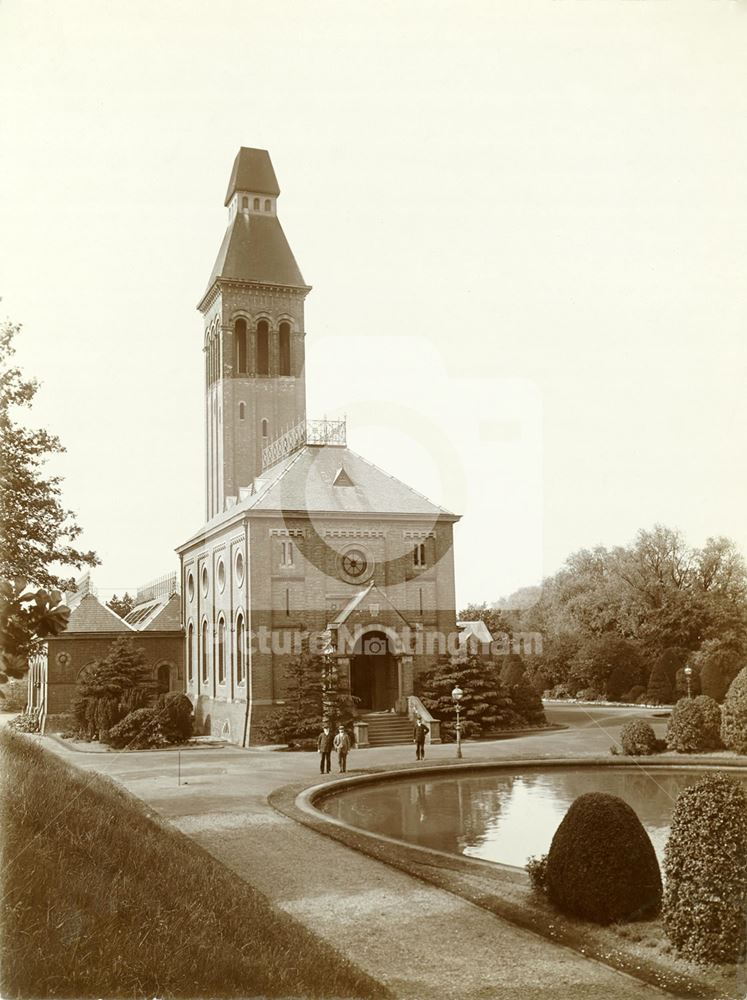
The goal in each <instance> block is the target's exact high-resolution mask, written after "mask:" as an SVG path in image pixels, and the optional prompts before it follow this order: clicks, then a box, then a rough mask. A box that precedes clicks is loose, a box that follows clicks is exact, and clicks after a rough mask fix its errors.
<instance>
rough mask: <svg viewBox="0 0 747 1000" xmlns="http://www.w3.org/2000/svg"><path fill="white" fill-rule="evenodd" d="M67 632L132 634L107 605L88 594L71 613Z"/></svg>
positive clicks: (128, 627) (127, 626)
mask: <svg viewBox="0 0 747 1000" xmlns="http://www.w3.org/2000/svg"><path fill="white" fill-rule="evenodd" d="M65 631H66V632H131V631H132V629H131V628H130V626H129V625H126V624H125V622H124V621H122V619H121V618H120V617H119V615H115V614H114V612H113V611H112V610H111V609H110V608H107V607H106V605H105V604H102V603H101V601H100V600H99V599H98V598H97V597H94V596H93V594H86V595H85V596H84V597H83V598H82V599H81V600H80V601H79V602H78V604H77V605H76V607H75V608H73V610H72V611H71V612H70V618H69V620H68V623H67V628H66V629H65Z"/></svg>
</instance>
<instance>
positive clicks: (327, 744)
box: [316, 722, 334, 774]
mask: <svg viewBox="0 0 747 1000" xmlns="http://www.w3.org/2000/svg"><path fill="white" fill-rule="evenodd" d="M333 743H334V737H333V736H332V733H331V732H330V731H329V723H328V722H325V723H324V730H323V731H322V732H321V733H319V739H318V740H317V741H316V745H317V748H318V750H319V753H320V757H319V771H320V773H321V774H329V772H330V771H331V770H332V762H331V759H330V758H331V756H332V744H333Z"/></svg>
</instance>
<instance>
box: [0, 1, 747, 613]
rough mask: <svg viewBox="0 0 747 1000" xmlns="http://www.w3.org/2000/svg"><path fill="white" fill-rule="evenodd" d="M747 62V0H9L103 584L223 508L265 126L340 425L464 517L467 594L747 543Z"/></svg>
mask: <svg viewBox="0 0 747 1000" xmlns="http://www.w3.org/2000/svg"><path fill="white" fill-rule="evenodd" d="M746 53H747V4H745V2H744V0H741V2H722V3H705V2H702V3H695V4H691V3H688V2H684V0H677V2H676V3H674V2H670V3H647V4H643V3H627V2H605V3H602V2H597V3H585V2H582V3H570V2H556V3H545V2H528V0H515V2H510V3H509V2H505V0H504V2H495V0H490V2H488V0H481V2H477V0H472V2H469V0H468V2H459V3H457V2H456V0H452V2H449V3H439V2H434V0H427V2H420V0H409V2H407V3H402V2H390V3H382V2H377V3H361V2H350V0H340V2H326V0H320V2H314V3H311V2H309V3H303V2H301V0H295V2H292V3H290V2H287V0H286V2H283V0H275V2H273V3H272V4H268V3H256V2H252V0H241V2H231V0H211V2H207V0H206V2H204V3H194V2H184V0H180V2H175V0H174V2H171V0H169V2H164V0H159V2H158V3H153V2H152V0H147V2H143V0H127V2H107V3H102V2H96V0H89V2H80V0H66V2H65V3H59V2H51V0H50V2H35V0H5V2H3V3H2V4H1V5H0V94H1V95H2V129H1V130H0V177H1V178H2V183H1V184H0V212H1V221H0V226H1V228H2V239H1V241H0V243H1V245H0V294H1V295H2V296H3V303H2V305H1V306H0V314H2V315H7V316H9V317H11V318H12V319H14V320H17V321H21V322H23V324H24V334H23V338H22V344H21V345H20V350H19V359H20V362H21V363H22V365H23V367H24V368H25V370H26V371H27V372H28V373H29V374H34V375H37V376H38V377H39V378H41V379H42V381H43V388H42V390H41V391H40V393H39V396H38V401H37V405H36V407H35V422H36V423H39V424H43V423H46V424H48V425H49V426H50V428H51V429H52V430H54V431H55V432H56V433H57V434H59V435H60V437H61V438H62V440H63V443H64V444H65V445H66V446H67V449H68V453H67V455H66V456H64V458H63V459H62V460H61V461H60V462H59V463H56V465H55V468H56V469H59V471H61V472H62V474H63V475H64V477H65V499H66V502H67V503H68V504H69V505H70V506H71V507H73V508H74V509H75V510H76V511H77V512H78V516H79V520H80V522H81V524H82V525H83V526H84V528H85V535H84V543H85V544H86V545H89V546H91V547H93V548H95V549H96V550H97V551H98V553H99V555H100V556H101V558H102V560H103V566H102V567H101V568H100V569H99V570H97V571H96V574H95V582H96V583H97V584H98V586H99V589H100V591H101V592H102V593H103V594H104V596H108V592H109V591H110V590H113V589H117V590H119V591H122V590H124V589H125V588H129V589H133V588H134V587H135V586H136V585H137V584H138V583H139V582H142V581H144V580H146V579H148V578H149V577H152V576H157V575H160V574H161V573H164V572H168V571H169V570H171V569H172V568H176V561H175V557H174V556H173V548H174V546H175V545H176V544H178V543H179V542H181V541H183V540H184V539H185V538H186V537H187V536H188V535H190V534H191V533H192V532H193V531H194V530H195V529H196V528H198V527H199V525H200V524H201V522H202V519H203V496H204V492H203V427H202V420H203V415H202V399H201V392H202V355H201V342H202V328H201V318H200V316H199V314H198V313H197V311H196V310H195V306H196V303H197V301H198V300H199V298H200V296H201V294H202V292H203V290H204V286H205V283H206V281H207V278H208V276H209V273H210V269H211V267H212V264H213V261H214V258H215V255H216V254H217V251H218V247H219V245H220V241H221V238H222V235H223V231H224V228H225V224H226V215H225V209H224V208H223V195H224V193H225V187H226V183H227V181H228V176H229V173H230V169H231V165H232V162H233V158H234V156H235V154H236V151H237V149H238V147H239V146H240V145H247V146H259V147H262V148H267V149H269V150H270V153H271V156H272V159H273V162H274V165H275V169H276V173H277V175H278V179H279V181H280V186H281V189H282V192H283V193H282V195H281V199H280V203H279V215H280V218H281V221H282V223H283V226H284V228H285V231H286V234H287V235H288V238H289V241H290V243H291V247H292V248H293V250H294V253H295V255H296V258H297V260H298V262H299V264H300V267H301V270H302V272H303V274H304V277H305V278H306V280H307V282H308V283H309V284H312V285H313V286H314V290H313V291H312V293H311V294H310V296H309V298H308V300H307V312H306V328H307V332H308V338H307V377H308V388H309V413H310V416H314V415H323V414H325V413H326V414H327V415H333V414H337V413H341V412H347V413H348V417H349V432H348V440H349V443H350V444H351V445H352V446H353V447H354V448H355V449H356V450H359V451H361V452H363V453H364V454H365V455H366V457H368V458H370V459H371V460H373V461H374V462H376V463H377V464H379V465H382V466H383V467H385V468H386V469H387V470H388V471H390V472H392V473H393V474H395V475H398V476H400V478H403V479H404V480H405V481H407V482H409V483H411V484H412V485H413V486H415V487H417V488H418V489H420V490H421V491H422V492H425V493H426V494H428V495H429V496H431V497H432V498H433V499H435V500H437V501H438V502H440V503H442V504H443V505H444V506H448V507H452V508H453V509H458V510H459V511H460V512H462V513H463V514H464V515H465V516H464V520H463V522H462V524H461V525H460V526H459V528H458V530H457V587H458V601H459V602H460V603H464V602H466V601H467V600H473V599H476V600H481V599H488V600H491V599H494V598H497V597H499V596H500V595H502V594H505V593H507V592H509V591H511V590H513V589H514V588H515V587H518V586H520V585H524V584H529V583H533V582H536V581H537V580H538V579H539V577H540V576H541V575H542V574H543V573H549V572H553V571H554V570H555V569H556V568H557V567H558V566H559V564H560V563H561V562H562V560H563V559H564V558H565V556H566V555H568V554H569V553H570V552H571V551H573V550H574V549H576V548H579V547H581V546H590V545H594V544H596V543H604V544H617V543H624V542H626V541H628V540H630V539H631V537H632V536H633V534H634V533H635V531H636V530H637V529H638V528H639V527H645V526H650V525H652V524H653V522H655V521H657V520H659V521H663V522H665V523H667V524H669V525H672V526H677V527H680V528H681V529H682V530H683V531H684V532H685V534H686V535H687V537H688V538H689V539H690V541H691V542H693V543H700V542H702V541H703V540H704V539H705V538H706V537H707V536H708V535H710V534H726V535H728V536H730V537H732V538H734V539H735V540H737V541H738V543H739V544H740V546H741V547H742V548H743V549H744V548H745V547H746V546H745V543H746V542H747V527H746V526H745V518H744V512H745V509H747V495H746V494H747V472H746V471H745V470H746V468H747V466H746V465H745V461H744V446H743V433H744V425H745V411H746V409H747V402H746V397H745V393H744V389H743V386H744V380H745V361H746V349H745V337H744V330H745V320H746V319H747V293H746V292H745V265H746V263H747V125H746V123H747V55H746ZM395 389H396V390H397V391H396V392H395V391H394V390H395ZM398 399H399V400H400V403H399V404H398V403H397V400H398ZM386 400H388V402H387V403H382V401H386ZM486 427H488V431H487V432H486V430H485V428H486Z"/></svg>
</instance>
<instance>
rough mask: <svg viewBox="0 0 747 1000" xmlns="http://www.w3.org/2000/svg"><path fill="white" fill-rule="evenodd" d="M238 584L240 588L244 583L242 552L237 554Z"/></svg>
mask: <svg viewBox="0 0 747 1000" xmlns="http://www.w3.org/2000/svg"><path fill="white" fill-rule="evenodd" d="M236 582H237V583H238V585H239V586H241V584H242V583H243V582H244V557H243V555H242V554H241V552H238V553H237V554H236Z"/></svg>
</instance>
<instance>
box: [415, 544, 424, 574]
mask: <svg viewBox="0 0 747 1000" xmlns="http://www.w3.org/2000/svg"><path fill="white" fill-rule="evenodd" d="M413 562H414V563H415V565H416V566H420V567H421V568H422V567H423V566H425V542H420V543H419V544H418V545H416V546H415V549H414V551H413Z"/></svg>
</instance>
